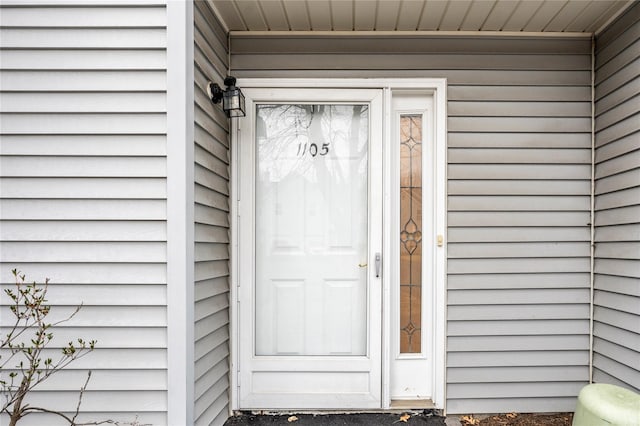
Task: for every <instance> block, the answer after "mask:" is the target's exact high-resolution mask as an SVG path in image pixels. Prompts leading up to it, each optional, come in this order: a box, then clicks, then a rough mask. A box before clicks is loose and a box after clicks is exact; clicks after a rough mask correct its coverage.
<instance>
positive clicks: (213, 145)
mask: <svg viewBox="0 0 640 426" xmlns="http://www.w3.org/2000/svg"><path fill="white" fill-rule="evenodd" d="M194 20H195V21H194V24H195V25H194V26H195V30H194V39H195V40H194V41H195V44H194V50H195V53H194V65H195V71H194V72H195V74H194V77H195V81H194V92H195V129H194V132H195V153H194V155H195V171H194V177H195V411H194V423H195V424H196V425H201V424H202V425H209V424H222V423H224V421H225V420H226V419H227V417H228V414H229V393H228V390H229V249H228V243H229V217H228V215H229V127H228V126H229V125H228V119H227V117H226V115H225V114H224V112H223V111H222V108H221V107H220V106H214V105H213V104H212V103H211V100H210V99H209V98H208V96H207V84H208V82H209V81H213V82H216V83H218V84H219V85H220V86H222V87H224V85H223V80H224V77H225V76H226V73H227V67H228V46H227V44H228V43H227V36H226V33H225V30H224V29H223V27H222V25H221V24H220V22H219V21H218V20H217V18H216V16H215V14H214V12H213V11H212V10H211V9H210V8H209V7H208V5H207V3H206V2H199V1H198V2H195V7H194Z"/></svg>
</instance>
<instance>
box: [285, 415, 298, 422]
mask: <svg viewBox="0 0 640 426" xmlns="http://www.w3.org/2000/svg"><path fill="white" fill-rule="evenodd" d="M287 421H288V422H289V423H293V422H297V421H298V418H297V417H296V416H291V417H289V418H288V419H287Z"/></svg>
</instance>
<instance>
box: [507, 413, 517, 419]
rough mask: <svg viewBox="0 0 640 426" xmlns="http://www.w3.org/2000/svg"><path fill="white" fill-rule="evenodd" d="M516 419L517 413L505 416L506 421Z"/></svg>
mask: <svg viewBox="0 0 640 426" xmlns="http://www.w3.org/2000/svg"><path fill="white" fill-rule="evenodd" d="M516 417H518V413H509V414H507V418H508V419H515V418H516Z"/></svg>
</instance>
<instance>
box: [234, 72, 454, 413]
mask: <svg viewBox="0 0 640 426" xmlns="http://www.w3.org/2000/svg"><path fill="white" fill-rule="evenodd" d="M237 85H238V87H240V88H243V87H247V88H249V87H251V88H296V89H298V88H314V89H315V88H336V89H339V88H349V89H365V88H368V89H381V90H382V91H383V95H384V98H383V115H384V125H383V132H384V141H385V143H384V148H383V156H384V162H383V164H384V165H383V167H384V171H383V172H384V185H383V187H384V188H383V197H384V198H383V204H384V210H383V230H384V234H383V235H390V234H389V231H390V223H389V220H388V218H389V217H390V209H391V200H390V193H391V192H390V191H391V187H390V182H389V179H388V176H390V162H389V161H388V158H389V152H388V150H389V144H388V143H387V141H389V140H390V139H389V138H390V137H391V133H390V131H391V130H390V125H389V124H390V123H391V121H390V119H391V116H390V114H391V91H392V90H398V89H415V90H428V91H432V92H433V99H434V107H435V120H434V122H435V150H434V153H435V164H436V187H435V199H436V203H437V206H436V209H435V212H434V215H435V222H436V230H435V231H436V234H437V235H442V236H443V237H444V242H443V245H442V246H441V247H436V248H435V262H436V271H435V277H436V289H435V293H434V305H435V306H434V308H435V327H434V346H433V355H432V359H433V360H434V374H433V387H432V389H433V403H434V405H435V407H436V408H438V409H442V410H445V411H446V406H445V403H446V395H445V392H446V268H447V264H446V263H447V256H446V249H447V238H446V229H447V224H446V212H447V204H446V203H447V197H446V167H447V143H446V141H447V138H446V136H447V129H446V123H447V80H446V79H445V78H424V79H423V78H398V79H395V78H381V79H358V78H346V79H343V78H340V79H333V78H326V79H316V78H300V79H297V78H285V79H279V78H240V79H238V82H237ZM240 120H242V118H240ZM231 127H232V134H231V145H230V157H231V158H230V161H231V182H230V201H231V205H230V221H231V244H230V267H231V270H230V287H231V288H230V364H231V365H230V386H231V392H230V398H231V401H230V404H229V409H230V411H231V412H233V411H235V410H238V409H239V391H238V390H239V388H238V386H239V380H238V377H239V374H240V370H241V366H240V365H239V362H238V361H239V327H238V325H239V320H240V318H239V311H240V310H239V309H238V303H239V301H238V285H239V282H238V271H239V268H240V264H239V252H238V248H239V246H238V243H239V233H238V231H239V229H238V225H239V220H238V213H239V205H238V196H239V188H238V184H239V182H240V179H241V177H240V175H239V167H238V164H239V157H238V149H237V143H238V140H239V134H238V132H239V130H238V123H237V120H233V121H232V126H231ZM383 250H384V252H385V253H389V252H390V246H389V241H388V238H387V239H385V238H384V237H383ZM389 262H390V259H389V256H385V257H383V271H384V270H387V271H388V270H390V268H389V266H390V265H389ZM389 275H390V274H384V275H383V283H382V285H383V313H382V318H383V319H382V334H383V339H384V340H383V341H385V340H386V339H388V338H389V336H390V332H391V328H390V322H391V307H390V304H389V300H390V295H391V294H390V286H391V277H390V276H389ZM390 356H391V352H390V345H383V348H382V404H383V406H382V407H381V408H383V409H389V408H391V407H390V403H391V400H390V394H389V385H390V382H389V378H390V377H389V363H390V359H391V358H390Z"/></svg>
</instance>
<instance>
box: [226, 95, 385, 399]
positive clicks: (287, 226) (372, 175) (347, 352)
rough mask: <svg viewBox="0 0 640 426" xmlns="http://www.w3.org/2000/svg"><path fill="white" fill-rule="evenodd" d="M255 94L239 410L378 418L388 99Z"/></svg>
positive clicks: (249, 134)
mask: <svg viewBox="0 0 640 426" xmlns="http://www.w3.org/2000/svg"><path fill="white" fill-rule="evenodd" d="M245 96H246V98H247V111H248V112H249V114H248V115H249V118H251V119H250V120H242V121H240V122H239V123H238V124H239V132H240V135H241V137H240V157H241V158H240V162H241V166H240V167H241V170H240V172H241V173H240V174H241V176H242V178H241V179H244V181H243V182H242V183H241V185H240V201H239V202H240V204H241V206H243V208H242V209H241V211H240V245H241V247H240V249H239V253H240V256H241V257H242V258H243V259H244V260H242V259H241V261H240V264H241V270H240V274H239V275H240V277H239V283H240V288H239V292H238V294H239V296H240V336H241V337H240V357H239V360H240V365H241V368H240V373H239V374H240V380H239V384H240V392H239V395H240V408H243V409H260V408H264V409H327V408H335V409H344V408H379V407H380V406H381V383H380V380H381V372H380V369H381V359H380V352H381V333H380V330H381V314H380V312H381V285H380V278H379V277H376V276H375V274H374V272H375V271H374V268H370V267H368V265H373V263H374V261H373V259H374V255H375V254H374V253H375V252H379V251H380V250H381V246H382V241H381V228H382V195H381V194H380V191H379V188H380V187H381V183H382V176H381V169H382V167H381V148H382V146H381V135H382V131H381V130H382V124H381V123H382V102H381V91H379V90H348V91H337V92H333V91H330V92H328V91H325V90H322V91H321V90H312V89H308V90H304V89H301V90H295V91H294V92H293V93H292V91H285V90H273V89H271V90H266V89H248V90H247V91H246V93H245ZM372 188H376V190H375V191H372V190H371V189H372Z"/></svg>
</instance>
